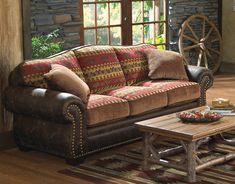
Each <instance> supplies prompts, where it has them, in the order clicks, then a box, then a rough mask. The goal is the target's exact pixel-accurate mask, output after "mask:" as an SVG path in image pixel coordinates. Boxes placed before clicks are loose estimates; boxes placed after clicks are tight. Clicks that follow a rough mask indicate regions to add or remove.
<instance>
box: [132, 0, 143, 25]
mask: <svg viewBox="0 0 235 184" xmlns="http://www.w3.org/2000/svg"><path fill="white" fill-rule="evenodd" d="M142 3H143V2H138V1H137V2H132V23H139V22H143V10H142Z"/></svg>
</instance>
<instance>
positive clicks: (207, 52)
mask: <svg viewBox="0 0 235 184" xmlns="http://www.w3.org/2000/svg"><path fill="white" fill-rule="evenodd" d="M205 52H206V54H207V55H208V56H209V58H212V55H211V53H210V52H209V50H208V49H206V50H205Z"/></svg>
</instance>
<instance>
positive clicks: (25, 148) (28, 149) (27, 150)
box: [17, 145, 32, 152]
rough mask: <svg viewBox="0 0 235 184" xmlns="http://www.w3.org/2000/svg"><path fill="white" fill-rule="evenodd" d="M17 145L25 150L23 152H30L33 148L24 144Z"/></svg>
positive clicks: (21, 149)
mask: <svg viewBox="0 0 235 184" xmlns="http://www.w3.org/2000/svg"><path fill="white" fill-rule="evenodd" d="M17 146H18V148H19V150H20V151H23V152H29V151H31V150H32V149H31V148H29V147H26V146H23V145H17Z"/></svg>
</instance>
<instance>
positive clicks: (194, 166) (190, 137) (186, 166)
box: [136, 107, 235, 182]
mask: <svg viewBox="0 0 235 184" xmlns="http://www.w3.org/2000/svg"><path fill="white" fill-rule="evenodd" d="M204 109H205V107H199V108H196V109H193V110H204ZM136 125H137V127H138V128H139V130H140V131H143V132H144V133H145V138H144V149H143V150H144V151H143V155H144V161H143V169H144V170H148V169H149V163H156V164H160V165H162V166H167V167H171V168H175V169H178V170H182V171H185V172H187V176H188V181H189V182H196V173H197V172H199V171H201V170H202V169H205V168H207V167H210V166H213V165H216V164H220V163H224V162H227V161H229V160H231V159H234V158H235V153H234V152H232V153H228V154H226V155H224V156H221V157H218V158H215V159H213V160H210V161H202V159H200V158H199V157H198V154H197V150H198V148H199V146H200V145H202V144H205V143H210V144H211V143H212V144H213V143H215V142H216V140H218V138H219V139H220V140H222V141H225V142H227V143H229V144H232V145H234V139H232V140H227V139H226V138H224V137H223V136H222V134H223V133H224V132H227V131H229V130H234V129H235V117H234V116H228V117H223V118H222V119H221V120H219V121H217V122H211V123H196V122H195V123H183V122H181V121H180V120H179V119H178V118H177V117H176V114H175V113H174V114H170V115H166V116H161V117H157V118H152V119H149V120H145V121H141V122H138V123H136ZM164 139H167V140H168V139H172V140H176V141H179V142H180V144H181V145H180V146H177V147H175V148H170V149H167V150H158V149H156V147H155V146H154V145H156V144H157V143H160V142H161V140H164ZM179 152H184V153H185V155H184V156H183V157H182V158H181V160H180V161H179V163H172V162H170V161H167V160H164V157H167V156H170V155H175V154H177V153H179Z"/></svg>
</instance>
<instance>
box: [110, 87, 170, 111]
mask: <svg viewBox="0 0 235 184" xmlns="http://www.w3.org/2000/svg"><path fill="white" fill-rule="evenodd" d="M107 95H110V96H114V97H118V98H122V99H125V100H127V101H128V102H129V106H130V115H137V114H140V113H144V112H147V111H151V110H153V109H157V108H162V107H165V106H166V105H167V94H166V92H164V91H162V90H159V89H156V88H148V87H138V86H125V87H123V88H119V89H116V90H112V91H110V92H108V93H107Z"/></svg>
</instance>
